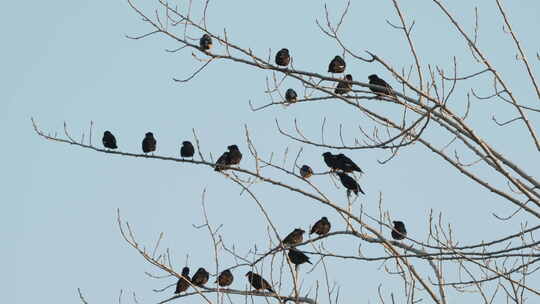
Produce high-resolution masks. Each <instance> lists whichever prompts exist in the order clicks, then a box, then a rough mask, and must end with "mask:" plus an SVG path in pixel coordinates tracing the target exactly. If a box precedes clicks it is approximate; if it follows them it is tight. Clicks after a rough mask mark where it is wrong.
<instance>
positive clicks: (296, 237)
mask: <svg viewBox="0 0 540 304" xmlns="http://www.w3.org/2000/svg"><path fill="white" fill-rule="evenodd" d="M304 233H305V231H304V230H302V229H300V228H296V229H294V231H293V232H291V233H289V235H287V236H286V237H285V238H284V239H283V244H284V245H289V246H293V245H296V244H300V243H302V241H303V240H304Z"/></svg>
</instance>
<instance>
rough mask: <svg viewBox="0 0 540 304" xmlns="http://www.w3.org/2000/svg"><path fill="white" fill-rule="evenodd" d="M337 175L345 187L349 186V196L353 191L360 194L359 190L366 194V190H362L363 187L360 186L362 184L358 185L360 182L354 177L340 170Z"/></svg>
mask: <svg viewBox="0 0 540 304" xmlns="http://www.w3.org/2000/svg"><path fill="white" fill-rule="evenodd" d="M337 175H338V176H339V179H340V180H341V184H342V185H343V187H345V188H347V196H349V195H350V193H351V191H352V192H354V194H356V195H358V191H360V192H361V193H362V194H365V193H364V191H362V188H360V185H358V183H357V182H356V181H355V180H354V179H353V178H352V177H350V176H348V175H347V174H345V173H341V172H338V173H337Z"/></svg>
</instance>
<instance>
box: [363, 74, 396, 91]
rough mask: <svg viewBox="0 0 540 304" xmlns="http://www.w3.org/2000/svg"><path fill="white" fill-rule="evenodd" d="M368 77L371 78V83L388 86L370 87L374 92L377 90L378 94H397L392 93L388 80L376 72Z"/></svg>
mask: <svg viewBox="0 0 540 304" xmlns="http://www.w3.org/2000/svg"><path fill="white" fill-rule="evenodd" d="M368 78H369V84H374V85H378V86H381V87H385V88H386V89H374V88H369V89H370V90H371V91H372V92H375V93H377V94H384V95H392V96H395V95H394V93H392V91H391V89H392V87H391V86H390V85H389V84H388V83H387V82H386V81H384V80H383V79H381V78H379V76H377V75H376V74H372V75H369V76H368Z"/></svg>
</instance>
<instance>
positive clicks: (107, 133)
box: [104, 130, 112, 135]
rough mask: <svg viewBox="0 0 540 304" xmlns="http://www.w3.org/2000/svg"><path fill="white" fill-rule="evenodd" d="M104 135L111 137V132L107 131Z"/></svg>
mask: <svg viewBox="0 0 540 304" xmlns="http://www.w3.org/2000/svg"><path fill="white" fill-rule="evenodd" d="M104 134H105V135H112V133H111V131H108V130H107V131H105V133H104Z"/></svg>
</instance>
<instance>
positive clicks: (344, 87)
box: [334, 74, 353, 95]
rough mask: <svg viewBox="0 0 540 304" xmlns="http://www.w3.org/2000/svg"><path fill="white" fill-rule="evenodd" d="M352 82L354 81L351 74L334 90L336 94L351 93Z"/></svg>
mask: <svg viewBox="0 0 540 304" xmlns="http://www.w3.org/2000/svg"><path fill="white" fill-rule="evenodd" d="M351 81H353V78H352V75H351V74H347V75H345V77H344V78H343V81H340V82H338V84H337V86H336V88H335V90H334V93H335V94H338V95H344V94H347V93H349V92H350V91H351V90H352V83H351Z"/></svg>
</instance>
